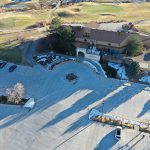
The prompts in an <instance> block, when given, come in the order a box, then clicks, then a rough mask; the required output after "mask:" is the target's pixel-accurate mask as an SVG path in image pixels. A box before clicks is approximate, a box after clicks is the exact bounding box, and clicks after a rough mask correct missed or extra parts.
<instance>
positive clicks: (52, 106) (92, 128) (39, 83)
mask: <svg viewBox="0 0 150 150" xmlns="http://www.w3.org/2000/svg"><path fill="white" fill-rule="evenodd" d="M7 67H8V66H6V68H5V69H3V70H0V93H3V92H4V91H5V88H7V87H11V86H13V85H14V84H15V83H16V82H21V83H23V84H24V85H25V88H26V97H35V98H36V99H37V102H36V106H35V108H34V109H33V110H31V111H28V110H25V109H24V108H20V107H15V106H6V105H0V150H1V149H2V150H28V149H29V150H52V149H60V150H70V149H71V150H92V149H94V148H99V146H100V145H103V148H104V150H105V149H119V147H123V146H124V147H125V149H126V147H127V148H130V147H131V148H132V149H135V150H137V149H138V148H139V149H146V148H147V147H148V148H150V147H149V145H150V141H149V140H148V138H149V137H148V135H146V137H145V138H144V139H141V138H142V135H139V136H138V137H137V138H135V140H132V139H133V138H134V137H135V136H137V134H138V132H137V131H133V130H123V138H122V140H121V141H119V142H117V141H115V140H114V129H115V128H114V127H111V126H108V125H103V124H100V123H93V122H92V121H90V120H89V119H88V114H89V110H90V109H92V108H93V107H97V109H99V110H102V107H101V103H102V101H104V102H105V104H104V112H105V113H111V114H115V115H119V116H123V117H126V118H130V119H139V118H141V119H147V118H149V117H150V112H149V108H150V103H149V99H150V92H149V91H150V88H149V87H147V86H145V85H140V84H133V83H126V82H122V81H119V80H114V79H107V78H104V77H102V76H100V75H96V74H95V72H94V71H93V70H91V68H88V67H87V66H86V65H83V64H80V63H74V62H72V63H64V64H61V65H58V66H57V67H55V68H54V70H53V71H51V72H50V71H47V70H45V69H42V68H41V67H39V66H37V65H36V66H34V67H33V68H29V67H22V66H20V67H19V68H17V70H16V71H15V72H12V73H8V71H7ZM70 72H73V73H75V74H76V75H77V76H78V81H77V82H76V83H75V84H74V83H71V82H68V81H67V80H66V79H65V75H66V74H68V73H70ZM129 141H131V142H129ZM128 142H129V144H128ZM8 143H9V144H8ZM103 148H100V149H102V150H103Z"/></svg>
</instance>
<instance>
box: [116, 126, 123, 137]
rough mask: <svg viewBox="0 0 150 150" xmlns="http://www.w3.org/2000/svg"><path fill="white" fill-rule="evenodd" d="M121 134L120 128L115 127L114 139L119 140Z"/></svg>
mask: <svg viewBox="0 0 150 150" xmlns="http://www.w3.org/2000/svg"><path fill="white" fill-rule="evenodd" d="M121 134H122V127H120V126H117V128H116V131H115V139H116V140H120V139H121Z"/></svg>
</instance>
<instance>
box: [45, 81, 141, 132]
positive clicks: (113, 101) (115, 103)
mask: <svg viewBox="0 0 150 150" xmlns="http://www.w3.org/2000/svg"><path fill="white" fill-rule="evenodd" d="M133 89H134V90H133ZM143 89H144V87H143V86H142V87H137V86H136V85H134V84H131V86H124V88H123V89H122V90H121V91H119V92H118V93H116V94H114V95H113V96H111V97H109V98H108V99H106V100H105V106H103V105H102V104H100V105H99V106H97V107H96V109H98V110H100V111H101V110H102V107H104V108H103V112H104V113H109V112H111V111H112V110H113V109H115V108H117V107H119V106H120V105H121V104H122V103H125V102H126V101H128V100H130V98H132V97H133V96H134V95H136V94H138V93H140V92H141V91H142V90H143ZM109 92H110V91H109ZM124 93H126V94H124ZM107 94H108V93H107ZM122 95H125V96H122ZM103 96H104V95H103ZM91 97H92V96H91ZM118 97H119V99H118ZM84 99H88V97H84ZM89 99H90V98H89ZM99 99H101V98H100V97H99ZM81 101H82V100H81ZM79 102H80V101H79ZM79 102H78V103H79ZM89 104H90V103H89ZM75 105H76V104H74V107H75ZM85 107H86V104H85ZM69 109H70V110H71V109H73V108H72V107H70V108H69ZM82 109H84V108H82ZM82 109H81V110H82ZM67 111H68V110H65V111H64V112H61V113H64V114H67V115H66V116H65V117H68V116H69V115H71V114H73V113H74V112H72V113H71V114H68V113H67ZM61 113H60V114H58V116H56V117H55V119H54V120H52V121H50V122H49V123H48V124H46V126H44V127H48V126H51V125H54V124H56V123H58V122H59V121H61V120H63V119H64V118H65V117H61ZM89 122H90V121H89V120H88V114H85V115H83V116H82V117H80V118H79V119H78V120H77V121H75V122H74V123H72V124H71V125H70V127H69V128H68V129H67V130H66V131H65V132H64V134H65V133H67V132H71V131H73V130H76V129H78V128H80V127H82V126H86V125H88V124H89Z"/></svg>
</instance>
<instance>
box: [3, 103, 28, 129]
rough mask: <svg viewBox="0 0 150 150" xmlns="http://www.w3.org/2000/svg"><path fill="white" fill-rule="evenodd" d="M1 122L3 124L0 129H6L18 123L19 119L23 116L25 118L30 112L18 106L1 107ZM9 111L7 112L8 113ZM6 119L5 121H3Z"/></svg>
mask: <svg viewBox="0 0 150 150" xmlns="http://www.w3.org/2000/svg"><path fill="white" fill-rule="evenodd" d="M0 107H1V109H0V114H1V115H0V120H1V122H2V123H0V129H1V128H5V127H6V126H10V125H12V124H13V123H15V122H17V121H18V120H19V119H21V118H22V117H23V116H25V115H26V114H27V112H28V110H27V109H25V108H21V107H18V106H9V105H8V106H4V105H1V106H0ZM6 109H7V111H6ZM3 119H5V120H3ZM2 120H3V121H2Z"/></svg>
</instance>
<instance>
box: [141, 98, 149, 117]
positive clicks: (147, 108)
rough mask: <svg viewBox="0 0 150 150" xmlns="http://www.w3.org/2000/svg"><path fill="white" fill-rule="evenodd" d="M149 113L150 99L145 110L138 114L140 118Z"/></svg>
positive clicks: (145, 105)
mask: <svg viewBox="0 0 150 150" xmlns="http://www.w3.org/2000/svg"><path fill="white" fill-rule="evenodd" d="M147 111H150V99H149V100H148V101H147V102H146V103H145V104H144V107H143V110H142V111H141V112H140V113H139V114H138V117H141V116H143V115H144V114H145V113H146V112H147Z"/></svg>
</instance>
